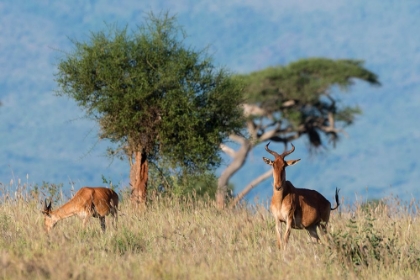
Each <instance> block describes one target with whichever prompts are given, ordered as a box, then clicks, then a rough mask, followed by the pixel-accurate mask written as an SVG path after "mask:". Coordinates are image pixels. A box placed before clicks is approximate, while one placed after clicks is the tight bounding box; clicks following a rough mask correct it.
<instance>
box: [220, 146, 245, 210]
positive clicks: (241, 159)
mask: <svg viewBox="0 0 420 280" xmlns="http://www.w3.org/2000/svg"><path fill="white" fill-rule="evenodd" d="M241 142H242V143H241V144H242V145H241V147H240V148H239V150H238V151H237V152H235V153H234V155H233V161H232V163H231V164H230V165H229V166H228V167H227V168H226V169H225V170H224V171H223V172H222V174H221V175H220V177H219V179H218V180H217V192H216V206H217V208H218V209H223V208H224V207H225V203H226V195H227V185H228V183H229V179H230V178H231V177H232V176H233V175H234V174H235V173H236V171H238V170H239V169H240V168H241V167H242V166H243V165H244V163H245V160H246V158H247V156H248V153H249V151H250V150H251V149H252V144H251V142H250V141H248V140H246V139H241Z"/></svg>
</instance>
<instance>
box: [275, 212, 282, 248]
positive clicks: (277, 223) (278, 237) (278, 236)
mask: <svg viewBox="0 0 420 280" xmlns="http://www.w3.org/2000/svg"><path fill="white" fill-rule="evenodd" d="M276 234H277V247H279V249H280V248H281V222H280V220H279V219H277V218H276Z"/></svg>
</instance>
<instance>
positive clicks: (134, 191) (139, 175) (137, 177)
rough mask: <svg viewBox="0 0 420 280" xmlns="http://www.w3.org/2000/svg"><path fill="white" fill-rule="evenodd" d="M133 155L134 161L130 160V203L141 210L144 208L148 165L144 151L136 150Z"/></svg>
mask: <svg viewBox="0 0 420 280" xmlns="http://www.w3.org/2000/svg"><path fill="white" fill-rule="evenodd" d="M134 156H135V161H134V163H133V162H130V163H131V167H130V185H131V203H132V206H133V207H134V208H135V209H140V210H143V209H145V208H146V198H147V180H148V176H149V165H148V161H147V155H146V154H145V153H142V152H141V151H136V152H134Z"/></svg>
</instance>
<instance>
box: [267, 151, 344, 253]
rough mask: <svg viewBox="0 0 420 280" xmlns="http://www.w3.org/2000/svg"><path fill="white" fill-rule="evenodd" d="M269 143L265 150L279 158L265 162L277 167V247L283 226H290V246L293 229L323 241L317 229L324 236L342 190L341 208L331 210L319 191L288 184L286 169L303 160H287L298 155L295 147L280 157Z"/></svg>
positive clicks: (274, 206)
mask: <svg viewBox="0 0 420 280" xmlns="http://www.w3.org/2000/svg"><path fill="white" fill-rule="evenodd" d="M269 144H270V143H268V144H267V145H266V146H265V149H266V150H267V152H269V153H270V154H272V155H273V156H274V157H275V159H274V161H273V160H270V159H268V158H265V157H263V160H264V162H265V163H267V164H269V165H271V166H272V167H273V179H274V182H273V197H272V199H271V205H270V210H271V213H272V214H273V216H274V219H275V221H276V232H277V245H278V246H279V247H281V223H286V233H285V234H284V244H287V241H288V240H289V236H290V231H291V229H292V228H294V229H306V230H307V231H308V233H309V235H310V236H311V237H312V238H314V239H315V240H316V241H317V242H319V237H318V234H317V228H318V227H320V228H321V229H322V231H323V232H324V233H326V232H327V228H326V226H327V224H328V221H329V219H330V212H331V210H335V209H337V208H338V206H339V205H340V203H339V198H338V191H339V190H338V189H336V190H335V201H336V203H337V206H336V207H334V208H331V203H330V202H329V201H328V200H327V199H326V198H325V197H324V196H322V195H321V194H320V193H319V192H317V191H314V190H308V189H298V188H295V187H294V186H293V184H292V183H291V182H290V181H286V167H287V166H290V165H294V164H296V163H297V162H298V161H299V160H300V159H297V160H287V161H286V160H284V158H285V157H286V156H287V155H290V154H291V153H293V152H294V150H295V146H293V144H292V149H291V150H289V151H285V152H283V153H282V154H278V153H276V152H274V151H272V150H270V149H269V148H268V145H269Z"/></svg>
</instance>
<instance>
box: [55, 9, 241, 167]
mask: <svg viewBox="0 0 420 280" xmlns="http://www.w3.org/2000/svg"><path fill="white" fill-rule="evenodd" d="M184 39H185V35H184V32H183V29H182V28H181V27H180V26H178V25H177V24H176V19H175V17H170V16H168V15H167V14H166V15H164V16H162V17H156V16H155V15H153V14H150V15H149V16H148V17H147V18H146V22H145V24H143V25H141V26H140V27H138V28H137V29H135V30H132V31H130V30H129V29H128V28H127V27H126V28H122V29H121V28H118V27H116V26H109V27H108V29H107V30H106V31H101V32H97V33H91V36H90V38H89V40H88V41H87V42H78V41H76V40H74V41H73V43H74V46H75V50H74V51H73V52H71V53H69V54H67V55H66V56H65V57H64V58H63V59H62V60H60V62H59V64H58V73H57V76H56V81H57V83H58V84H59V85H60V90H59V95H67V96H69V97H71V98H73V99H74V100H76V102H77V104H78V105H79V106H81V107H82V108H83V109H85V111H86V113H87V115H88V116H89V117H91V118H93V119H95V120H96V121H97V122H98V123H99V126H100V135H99V136H100V138H108V139H110V140H111V141H112V142H114V143H117V144H118V148H117V149H116V150H111V149H110V153H111V154H112V155H121V152H123V154H124V153H125V154H126V155H127V156H128V158H129V159H130V163H131V159H132V157H137V155H135V154H136V153H140V155H139V158H136V159H135V161H138V160H139V159H140V158H143V159H144V158H145V157H146V158H147V160H148V161H153V162H155V163H157V164H158V160H157V159H159V158H162V157H163V158H165V160H166V164H168V163H170V164H171V166H172V167H173V168H184V169H185V170H186V171H193V170H198V169H211V168H214V167H216V166H217V165H218V164H219V163H220V154H219V145H220V143H222V142H223V140H224V139H225V138H226V137H227V136H228V135H229V134H231V133H234V132H238V131H239V130H240V128H241V127H242V125H243V118H242V116H243V112H242V109H241V107H240V106H238V105H239V104H240V103H241V102H242V89H243V87H242V86H241V84H240V83H238V81H237V80H235V79H233V78H232V76H231V74H230V73H229V72H228V71H226V70H225V69H218V68H216V67H215V66H214V64H213V63H212V59H211V57H209V56H208V55H206V53H205V51H195V50H193V49H192V48H191V47H186V46H185V44H184Z"/></svg>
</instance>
